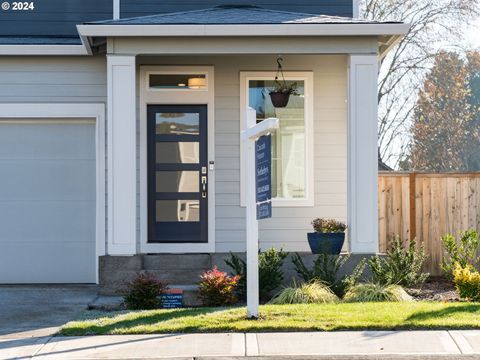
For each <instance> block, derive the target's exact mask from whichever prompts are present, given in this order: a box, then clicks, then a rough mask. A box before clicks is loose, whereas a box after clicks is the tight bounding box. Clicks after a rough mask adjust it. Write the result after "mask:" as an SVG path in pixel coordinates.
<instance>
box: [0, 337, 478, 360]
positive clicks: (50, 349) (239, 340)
mask: <svg viewBox="0 0 480 360" xmlns="http://www.w3.org/2000/svg"><path fill="white" fill-rule="evenodd" d="M245 356H248V357H252V358H253V359H255V358H257V357H268V358H271V359H295V358H298V359H305V358H310V359H327V358H328V359H478V358H480V330H469V331H398V332H395V331H364V332H356V331H345V332H309V333H252V334H240V333H239V334H185V335H176V334H166V335H123V336H122V335H118V336H87V337H30V338H26V337H24V338H12V337H0V359H12V358H13V359H27V358H34V359H99V358H101V359H168V358H170V359H177V360H179V359H189V360H191V359H205V360H206V359H211V358H216V359H218V357H221V358H224V359H240V358H242V357H245Z"/></svg>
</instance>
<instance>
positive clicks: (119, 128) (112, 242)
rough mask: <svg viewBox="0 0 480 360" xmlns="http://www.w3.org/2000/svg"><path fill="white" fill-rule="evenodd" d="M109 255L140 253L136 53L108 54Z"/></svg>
mask: <svg viewBox="0 0 480 360" xmlns="http://www.w3.org/2000/svg"><path fill="white" fill-rule="evenodd" d="M107 67H108V69H107V76H108V82H107V83H108V91H107V92H108V111H107V129H108V138H107V144H108V151H107V154H108V247H107V253H108V254H109V255H133V254H135V253H136V235H137V234H136V219H137V206H136V198H137V186H136V183H137V179H136V174H137V166H136V111H135V102H136V99H135V74H136V72H135V56H118V55H107Z"/></svg>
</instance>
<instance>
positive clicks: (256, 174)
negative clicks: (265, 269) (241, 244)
mask: <svg viewBox="0 0 480 360" xmlns="http://www.w3.org/2000/svg"><path fill="white" fill-rule="evenodd" d="M256 118H257V115H256V112H255V110H254V109H252V108H248V109H247V119H246V120H247V122H246V123H247V127H246V129H245V130H244V131H242V134H241V138H242V143H243V145H244V147H245V181H244V189H243V191H244V194H245V205H246V222H247V223H246V230H247V231H246V233H247V315H248V317H249V318H258V303H259V299H258V295H259V291H258V219H265V218H268V217H271V214H272V210H271V206H272V205H271V204H272V203H271V201H270V199H271V197H272V194H271V188H272V184H271V173H272V171H271V167H272V165H271V163H272V160H271V136H270V133H271V132H272V131H275V129H278V127H279V121H278V119H275V118H269V119H265V120H263V121H262V122H260V123H258V124H257V121H256ZM265 135H267V136H265Z"/></svg>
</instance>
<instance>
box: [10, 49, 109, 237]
mask: <svg viewBox="0 0 480 360" xmlns="http://www.w3.org/2000/svg"><path fill="white" fill-rule="evenodd" d="M106 64H107V60H106V58H105V57H104V56H94V57H86V56H69V57H66V56H64V57H62V56H36V57H35V56H28V57H27V56H21V57H16V56H15V57H14V56H1V57H0V103H106V101H107V67H106V66H107V65H106ZM52 136H53V135H52ZM90 150H92V149H90ZM106 175H107V174H106V173H105V179H106V178H107V177H106ZM105 238H106V237H105Z"/></svg>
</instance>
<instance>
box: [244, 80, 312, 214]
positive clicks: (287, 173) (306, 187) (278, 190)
mask: <svg viewBox="0 0 480 360" xmlns="http://www.w3.org/2000/svg"><path fill="white" fill-rule="evenodd" d="M240 77H241V112H242V116H241V119H242V121H241V130H243V129H245V126H246V118H245V116H244V114H245V111H246V109H247V107H251V108H253V109H254V110H255V111H256V113H257V123H258V122H261V121H262V120H265V119H267V118H271V117H274V118H278V119H279V120H280V128H279V129H278V130H277V131H276V132H275V133H274V134H272V196H273V201H272V204H273V206H287V207H288V206H313V203H314V199H313V184H314V182H313V73H311V72H301V73H300V72H290V73H289V72H285V80H286V82H287V84H292V83H294V82H296V83H297V92H298V95H295V96H293V95H292V96H291V97H290V100H289V102H288V105H287V106H286V107H284V108H275V107H274V106H273V104H272V102H271V100H270V96H269V91H270V90H271V89H273V88H274V85H275V84H274V79H275V72H241V75H240ZM242 157H243V151H242ZM241 174H242V175H241V178H242V182H243V181H244V174H245V172H244V161H243V160H242V161H241ZM244 196H245V194H244V193H243V183H242V186H241V200H242V205H244V199H245V198H244Z"/></svg>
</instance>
